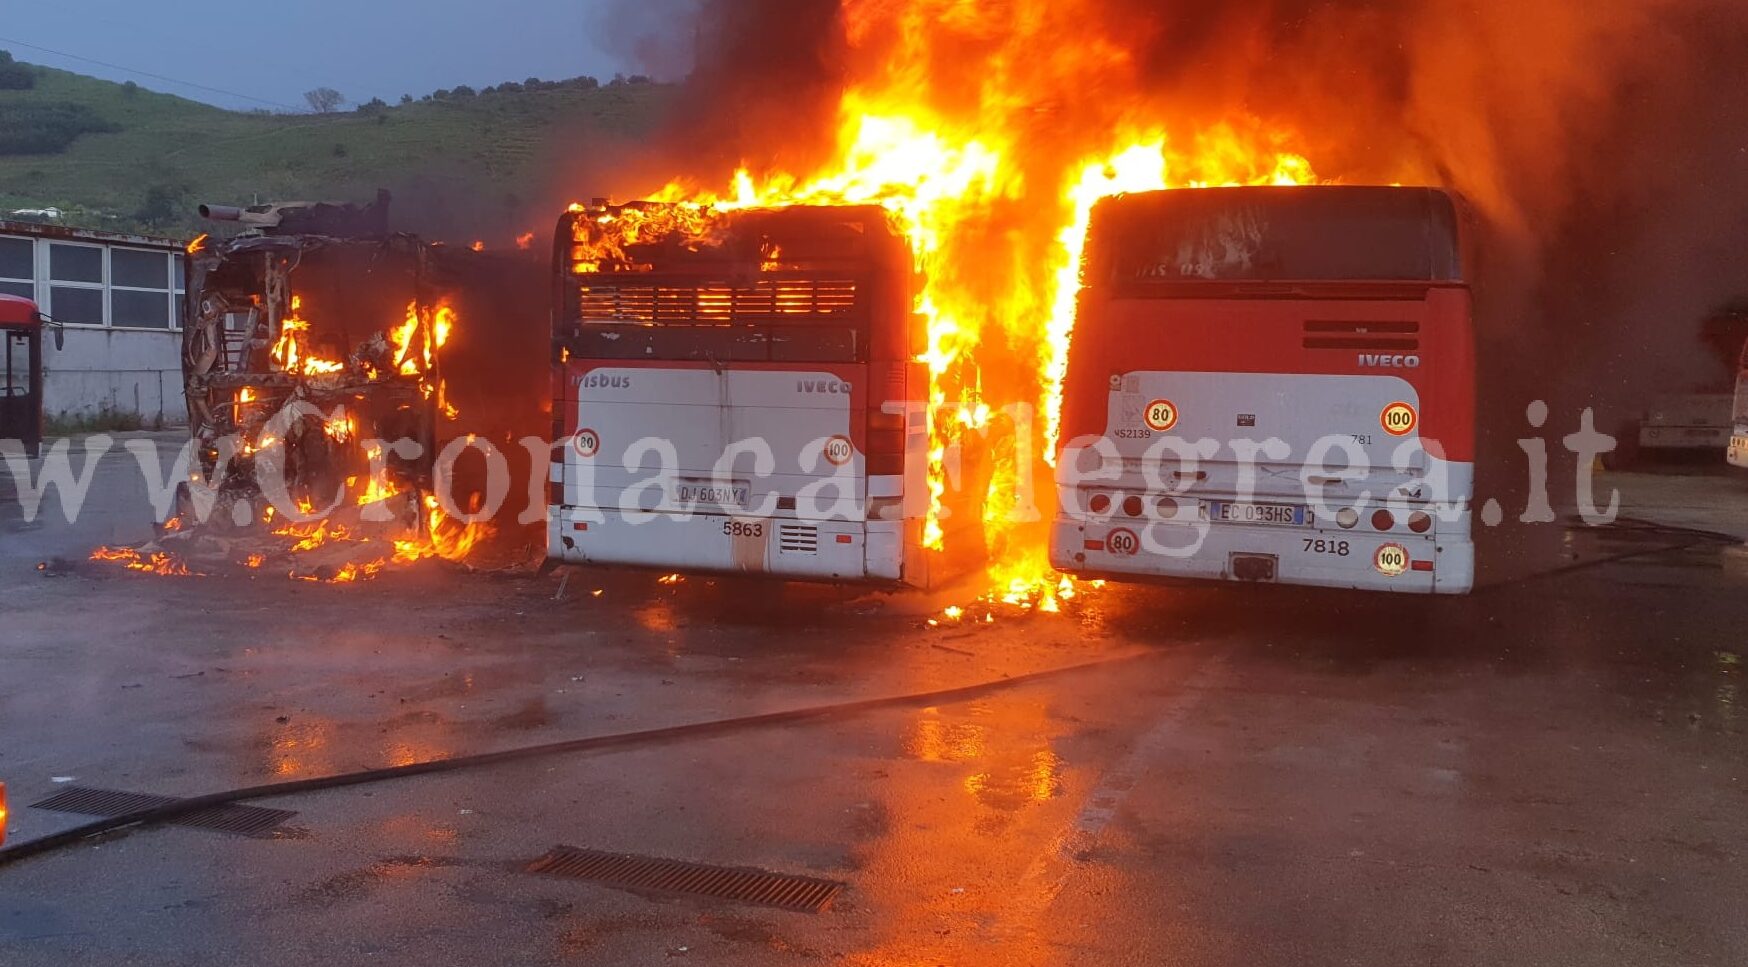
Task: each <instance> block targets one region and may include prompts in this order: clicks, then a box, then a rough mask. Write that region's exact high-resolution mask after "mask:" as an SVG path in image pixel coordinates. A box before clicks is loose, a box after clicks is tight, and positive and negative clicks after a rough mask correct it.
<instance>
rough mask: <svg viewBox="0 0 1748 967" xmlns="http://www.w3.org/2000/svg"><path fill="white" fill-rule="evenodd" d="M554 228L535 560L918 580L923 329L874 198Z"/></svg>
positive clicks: (624, 209) (625, 209) (608, 216)
mask: <svg viewBox="0 0 1748 967" xmlns="http://www.w3.org/2000/svg"><path fill="white" fill-rule="evenodd" d="M631 224H635V225H637V226H638V227H637V228H636V229H635V230H627V228H626V226H628V225H631ZM557 237H558V240H559V241H558V245H557V262H556V266H555V273H554V274H555V279H556V284H557V286H558V292H557V299H556V302H555V305H556V306H557V307H558V310H557V312H556V313H555V319H554V329H553V357H554V358H553V363H554V388H553V399H554V406H553V423H554V427H553V428H554V434H555V438H556V439H561V440H564V441H567V445H566V446H564V447H563V449H562V453H559V452H555V455H554V461H555V462H554V463H553V464H552V476H551V481H552V494H551V497H550V500H549V503H550V507H549V508H548V528H549V533H548V555H549V557H551V558H552V559H554V560H558V561H564V562H569V563H578V564H605V565H624V566H634V567H649V568H661V569H664V570H671V571H678V572H718V573H722V572H731V573H753V574H766V575H770V576H773V577H784V578H799V579H815V580H830V581H871V582H886V583H900V584H913V585H921V584H926V583H927V582H928V576H927V575H928V570H929V568H930V567H931V566H934V565H933V564H931V557H930V555H929V554H928V553H926V548H925V543H926V540H925V523H926V515H927V510H928V506H929V492H928V477H927V473H928V470H927V467H928V445H929V440H928V422H927V413H926V411H925V408H924V407H925V403H924V402H923V401H926V400H927V399H928V387H929V384H928V373H927V369H926V367H925V365H924V364H923V363H921V362H918V359H919V357H920V356H921V354H922V352H923V350H924V348H925V346H926V331H925V324H924V321H923V319H922V318H921V317H920V316H919V315H918V314H917V313H916V312H914V311H913V305H914V300H915V289H914V286H915V279H914V277H913V268H912V259H911V254H910V250H909V247H908V245H907V244H906V241H905V239H904V238H903V237H902V236H901V235H900V234H898V233H897V232H896V231H894V229H893V227H892V225H891V223H890V221H889V217H888V215H887V213H886V212H885V211H884V210H882V209H880V208H877V207H842V208H833V207H793V208H782V209H763V210H750V211H741V212H733V213H708V212H707V213H698V212H696V211H695V210H687V209H676V208H674V207H673V206H665V207H664V206H661V205H658V204H654V203H648V204H633V205H626V206H597V207H595V208H588V209H581V208H579V209H577V210H574V211H572V212H570V213H569V214H567V215H566V216H565V217H564V219H563V220H561V222H560V223H559V227H558V236H557ZM761 452H762V453H763V455H764V456H763V457H761V456H760V454H761ZM959 519H960V520H967V521H971V522H976V521H978V520H980V517H979V516H977V515H971V514H967V515H962V516H961V517H960V518H959Z"/></svg>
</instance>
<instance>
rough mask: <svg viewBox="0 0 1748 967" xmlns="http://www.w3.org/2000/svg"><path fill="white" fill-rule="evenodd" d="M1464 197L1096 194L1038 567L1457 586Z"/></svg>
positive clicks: (1411, 588)
mask: <svg viewBox="0 0 1748 967" xmlns="http://www.w3.org/2000/svg"><path fill="white" fill-rule="evenodd" d="M1460 252H1461V249H1460V245H1459V237H1458V216H1457V209H1456V206H1455V205H1454V204H1453V202H1452V200H1451V199H1450V198H1449V197H1448V196H1447V195H1445V194H1444V193H1443V192H1440V191H1437V190H1433V189H1428V188H1394V187H1352V186H1316V187H1253V188H1208V189H1183V190H1172V191H1162V192H1151V193H1145V194H1135V195H1127V196H1119V197H1116V198H1112V199H1107V200H1106V201H1104V202H1101V203H1100V205H1099V207H1098V208H1097V209H1096V210H1095V212H1094V215H1093V219H1092V222H1091V227H1090V229H1089V235H1088V240H1087V262H1086V264H1085V268H1084V272H1085V278H1084V282H1085V289H1084V291H1083V293H1082V295H1081V302H1080V309H1079V316H1078V320H1077V323H1076V328H1075V333H1074V340H1073V344H1072V346H1071V349H1070V352H1069V359H1068V372H1067V377H1066V381H1065V384H1064V389H1063V399H1064V403H1063V433H1062V439H1063V441H1064V447H1063V450H1062V452H1061V455H1060V459H1059V460H1058V474H1057V484H1058V494H1059V497H1060V507H1061V510H1060V512H1059V514H1058V516H1057V518H1056V521H1055V523H1054V526H1053V529H1052V535H1051V560H1052V562H1053V563H1054V564H1055V565H1056V566H1057V567H1059V568H1061V569H1063V570H1065V571H1070V572H1074V573H1080V574H1089V575H1103V576H1115V577H1125V576H1130V577H1137V578H1141V577H1153V578H1196V579H1209V580H1236V581H1249V582H1280V583H1288V584H1308V585H1322V586H1328V587H1344V588H1364V589H1372V590H1380V591H1406V592H1420V593H1444V594H1457V593H1464V592H1467V591H1468V590H1469V589H1470V588H1471V586H1472V585H1473V582H1474V567H1475V554H1474V543H1473V540H1472V536H1471V532H1470V498H1471V494H1472V492H1473V480H1474V453H1475V359H1474V332H1473V324H1472V320H1471V317H1470V293H1469V288H1468V285H1467V284H1466V283H1465V282H1464V277H1463V266H1462V258H1461V254H1460Z"/></svg>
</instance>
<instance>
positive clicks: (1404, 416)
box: [1378, 402, 1420, 436]
mask: <svg viewBox="0 0 1748 967" xmlns="http://www.w3.org/2000/svg"><path fill="white" fill-rule="evenodd" d="M1378 422H1379V423H1380V424H1381V425H1382V426H1383V427H1384V432H1385V433H1388V434H1390V435H1391V436H1407V435H1408V434H1410V433H1413V432H1414V428H1415V427H1417V426H1419V425H1420V414H1419V413H1417V412H1415V410H1414V406H1413V404H1410V403H1403V402H1395V403H1391V404H1390V405H1389V406H1386V407H1384V412H1382V413H1380V414H1378Z"/></svg>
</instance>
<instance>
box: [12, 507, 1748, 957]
mask: <svg viewBox="0 0 1748 967" xmlns="http://www.w3.org/2000/svg"><path fill="white" fill-rule="evenodd" d="M104 486H105V485H104V484H103V483H101V482H100V483H99V484H98V485H97V488H98V495H97V497H96V498H94V499H98V500H100V501H111V502H114V501H118V500H123V498H122V497H117V496H113V495H110V494H107V493H106V492H104V491H103V487H104ZM1720 486H1723V484H1722V483H1721V482H1720ZM1653 489H1654V488H1653ZM1681 503H1682V505H1683V506H1684V507H1687V506H1690V505H1693V504H1694V501H1693V500H1690V499H1689V495H1687V494H1686V492H1684V493H1683V496H1682V498H1681ZM112 509H113V508H112ZM126 516H127V515H126V514H125V513H124V512H122V511H119V510H118V511H114V514H113V519H107V518H106V519H105V522H103V523H99V524H96V525H92V526H95V527H98V528H99V529H107V530H114V529H118V528H121V527H123V526H124V523H123V521H124V518H126ZM1695 519H1696V520H1700V521H1702V522H1703V520H1704V514H1703V513H1702V514H1699V515H1698V517H1696V518H1695ZM89 536H90V535H89V534H87V533H85V532H83V531H78V530H73V531H69V530H67V529H66V528H64V527H57V526H55V525H52V524H50V525H45V526H44V527H43V528H41V529H38V530H34V531H29V532H23V533H20V532H17V531H6V532H5V533H3V534H0V598H3V600H4V604H3V605H0V607H3V608H4V613H3V614H0V781H4V782H6V784H7V789H8V793H9V795H10V800H11V806H12V819H11V825H10V829H9V841H10V842H18V841H22V840H27V839H30V838H33V837H36V836H40V835H43V834H46V833H50V832H53V831H55V830H58V829H64V828H68V827H70V826H73V825H76V824H78V823H80V822H82V819H81V818H80V817H77V816H71V815H67V814H61V813H52V812H45V811H41V810H34V809H31V808H29V807H28V804H29V803H31V802H35V801H37V800H39V799H41V798H43V797H45V796H48V795H51V794H53V793H54V792H56V791H57V790H59V789H64V788H66V786H67V785H68V784H69V783H68V782H63V781H61V780H70V782H72V783H78V784H83V785H90V786H101V787H109V788H120V789H130V790H137V791H144V792H155V793H166V794H175V795H194V794H200V793H206V792H213V791H218V790H222V789H226V788H232V787H237V786H244V785H255V784H260V783H266V782H274V781H281V780H291V779H298V778H306V777H311V776H319V775H326V774H331V773H335V772H344V771H351V770H359V769H368V768H375V767H380V766H388V765H396V764H404V763H409V762H418V761H424V760H428V759H433V758H442V757H451V756H456V755H461V754H467V753H474V752H486V751H493V750H500V749H508V748H514V747H519V746H527V745H533V744H537V743H544V742H552V741H555V740H559V739H566V738H572V737H578V736H587V735H596V734H606V733H617V732H626V731H633V730H639V729H648V728H653V727H660V726H667V725H673V724H678V723H688V722H706V721H714V720H719V719H730V718H734V717H738V716H746V715H751V714H756V713H765V712H772V711H780V710H786V709H795V708H802V707H809V706H819V705H828V704H832V703H841V702H847V701H856V700H862V699H868V698H873V697H880V696H901V695H908V694H913V693H919V692H927V691H931V690H938V689H945V688H952V687H956V686H961V685H968V684H973V683H982V682H998V681H1001V680H1003V679H1004V678H1013V677H1017V676H1021V675H1025V674H1027V673H1032V672H1037V671H1039V670H1045V669H1052V668H1062V667H1067V666H1072V665H1078V664H1083V663H1097V662H1101V661H1106V660H1108V662H1107V663H1106V664H1102V665H1100V664H1094V665H1092V666H1091V667H1088V668H1084V669H1081V670H1078V671H1074V672H1072V673H1067V674H1064V675H1061V676H1057V677H1051V678H1045V679H1041V680H1033V681H1027V682H1023V683H1020V684H1016V685H1013V686H1012V687H1008V688H1002V689H996V690H992V691H988V692H985V693H983V694H980V695H978V696H976V697H974V698H971V699H969V700H964V701H951V702H941V703H938V704H927V703H923V704H902V705H893V706H889V707H883V708H879V709H874V710H869V711H865V712H862V713H860V714H856V715H842V716H828V717H822V718H820V719H817V720H812V721H808V722H802V723H791V724H785V725H779V726H772V727H765V728H753V729H736V730H725V731H717V732H712V733H709V734H706V735H703V736H691V737H685V738H683V739H680V740H673V741H666V742H661V743H647V744H643V745H639V746H636V747H633V748H627V749H621V750H616V751H596V752H589V753H584V754H572V755H564V756H555V757H546V758H538V759H528V760H522V761H517V762H511V763H505V764H500V765H494V766H490V767H485V768H480V769H474V770H468V771H461V772H454V773H448V774H443V775H435V776H425V777H417V778H409V779H400V780H396V781H392V782H386V783H379V784H374V785H369V786H358V787H352V788H346V789H338V790H330V791H323V792H315V793H308V794H301V795H296V796H287V797H282V798H277V799H268V800H261V801H259V803H258V804H260V805H269V806H275V807H279V808H285V809H292V810H296V811H297V816H296V817H295V818H293V819H292V820H290V822H289V823H288V825H287V827H286V828H284V829H282V830H281V834H280V835H279V836H277V837H275V838H271V839H249V838H242V837H233V836H227V835H224V834H221V833H215V832H209V831H203V830H198V829H187V828H175V827H165V828H153V829H144V830H135V831H131V832H128V833H125V834H119V835H114V836H111V837H108V838H105V839H101V840H99V841H96V842H94V843H90V844H85V845H79V846H76V847H73V848H69V849H66V850H63V851H60V852H57V853H53V854H50V855H46V856H42V857H38V858H34V859H30V860H26V861H24V862H21V863H19V864H17V865H13V866H10V867H5V868H0V963H4V964H7V965H9V967H10V965H14V964H17V965H35V964H43V965H49V964H55V965H59V964H67V963H80V964H145V965H160V964H162V965H184V964H206V963H211V964H236V963H250V964H264V965H277V964H308V963H357V962H363V961H366V960H369V961H370V962H376V963H384V964H406V965H419V967H424V965H442V964H457V965H463V964H465V965H477V964H486V963H530V964H568V963H599V964H656V963H661V964H667V963H672V962H675V961H681V962H683V961H685V960H688V959H690V960H694V961H697V962H701V963H711V964H719V963H720V964H771V963H812V962H829V961H839V960H842V961H847V962H850V963H859V964H878V965H886V964H892V965H897V964H905V965H909V964H937V963H939V964H989V965H996V964H1002V965H1005V964H1089V965H1093V964H1099V965H1102V964H1161V963H1174V964H1175V963H1182V964H1239V963H1259V962H1280V963H1295V964H1304V963H1314V964H1321V963H1330V964H1337V963H1342V964H1345V963H1363V964H1372V963H1451V964H1464V963H1477V962H1514V963H1515V962H1530V963H1572V964H1580V963H1582V964H1593V963H1609V964H1670V963H1684V964H1735V963H1743V962H1744V955H1743V953H1742V951H1743V950H1748V920H1745V918H1743V917H1742V916H1741V911H1742V909H1744V908H1745V907H1748V903H1745V902H1744V901H1745V900H1748V870H1745V869H1744V866H1743V853H1744V847H1743V843H1744V842H1748V836H1745V833H1748V761H1745V758H1748V756H1745V748H1748V747H1745V745H1744V728H1745V726H1748V721H1744V717H1745V716H1748V709H1744V707H1743V704H1742V703H1743V694H1742V689H1743V687H1744V684H1745V683H1744V680H1743V656H1744V653H1745V651H1748V648H1745V646H1744V638H1743V636H1742V633H1741V630H1740V629H1741V628H1742V625H1743V621H1744V619H1745V618H1748V576H1744V574H1743V573H1742V571H1741V570H1739V569H1734V568H1732V567H1729V566H1727V565H1728V563H1729V560H1730V557H1731V555H1732V554H1733V553H1734V549H1732V548H1729V547H1727V546H1726V545H1724V544H1722V543H1714V542H1701V543H1691V542H1692V538H1690V537H1687V536H1684V535H1681V534H1678V533H1673V532H1665V531H1656V530H1649V531H1636V532H1630V533H1629V532H1620V533H1610V534H1606V535H1581V539H1580V540H1579V541H1578V543H1579V544H1580V545H1581V551H1582V553H1581V554H1580V555H1579V558H1580V559H1579V560H1578V561H1576V563H1580V564H1585V565H1587V566H1582V567H1576V568H1573V569H1569V570H1565V571H1561V572H1559V573H1553V574H1549V575H1546V576H1543V577H1540V578H1537V579H1534V580H1530V581H1524V582H1519V583H1514V584H1511V585H1507V586H1502V587H1496V588H1493V589H1490V590H1486V591H1483V592H1481V593H1478V594H1476V595H1475V596H1473V597H1470V598H1466V599H1459V600H1437V601H1418V600H1398V599H1379V598H1369V597H1363V596H1353V595H1340V594H1322V593H1309V592H1299V591H1293V590H1290V589H1248V590H1247V589H1225V588H1214V589H1207V588H1194V589H1182V588H1145V587H1144V588H1123V587H1115V586H1113V587H1110V588H1107V589H1105V590H1104V591H1102V592H1099V593H1096V594H1093V595H1089V596H1087V597H1084V598H1082V599H1079V600H1078V601H1077V602H1075V604H1074V605H1073V606H1072V607H1070V608H1069V609H1068V610H1067V612H1066V613H1064V614H1061V615H1036V616H1027V615H1023V614H1020V613H1017V612H1014V611H1011V610H1000V611H996V612H994V614H993V617H994V618H995V620H994V621H992V622H987V623H986V622H982V621H975V620H973V621H962V622H960V623H957V624H955V623H945V624H942V625H940V626H938V627H929V626H928V625H927V624H926V623H925V622H924V621H923V620H922V618H921V617H920V616H919V614H918V613H917V611H918V609H916V608H915V607H914V601H913V600H911V599H906V598H903V597H888V596H878V595H876V596H858V595H853V594H850V593H847V592H841V591H838V590H834V589H829V588H785V589H781V590H772V589H770V588H766V587H763V586H759V585H748V584H744V583H739V582H709V581H703V580H697V579H694V580H690V581H687V582H685V583H682V584H678V585H671V586H669V585H661V584H658V583H657V582H656V581H655V580H654V577H653V576H650V575H641V574H613V575H600V574H589V573H579V574H578V575H576V576H574V577H573V578H572V579H571V581H570V584H569V586H568V588H567V594H566V597H565V599H564V600H554V592H555V590H556V587H557V582H556V580H554V579H549V578H536V577H532V576H515V575H467V574H460V573H457V572H455V571H453V570H450V569H448V568H446V567H445V566H442V565H438V564H429V563H428V564H426V565H421V566H420V567H418V568H416V569H413V570H411V571H408V572H402V573H394V574H390V575H388V576H386V577H384V578H382V579H380V580H378V581H376V582H373V583H370V584H366V585H358V586H343V587H331V586H317V585H308V584H301V583H295V582H289V581H285V580H283V579H275V578H271V577H265V576H263V577H257V578H254V579H250V578H214V579H166V578H154V577H148V576H143V575H135V574H132V573H127V572H118V571H109V570H104V569H101V568H95V567H93V568H86V567H73V568H71V569H70V573H68V574H67V575H65V576H60V577H45V576H42V575H41V574H40V573H39V572H37V571H36V570H35V568H34V562H33V561H32V560H31V557H32V555H33V554H48V553H54V552H57V551H58V549H60V548H62V547H63V546H64V547H65V548H67V549H75V548H76V547H77V546H78V542H80V541H85V540H87V539H88V537H89ZM100 539H105V540H106V539H110V537H109V535H108V534H104V535H102V536H101V537H100ZM8 542H9V543H8ZM27 542H28V543H27ZM1625 555H1632V556H1625ZM597 590H598V591H599V592H600V594H599V595H596V594H594V593H593V592H595V591H597ZM968 617H970V618H973V619H975V618H980V617H981V614H980V612H979V611H977V610H973V611H972V612H970V615H969V616H968ZM561 843H562V844H567V845H572V846H577V847H584V848H590V849H600V850H608V851H615V852H624V853H633V854H639V855H648V856H656V857H665V858H673V859H681V860H688V861H694V862H704V863H714V864H722V865H726V866H733V867H753V868H760V869H766V870H773V871H779V872H785V873H794V874H803V875H810V876H816V877H824V878H828V879H833V880H838V881H841V882H843V883H844V884H846V887H845V889H844V891H843V893H842V894H841V895H840V897H839V898H838V900H837V902H836V903H835V904H834V905H833V906H832V907H831V908H830V909H829V910H827V911H826V912H823V913H819V914H807V913H794V912H787V911H782V910H775V909H771V908H766V907H760V906H753V905H743V904H736V903H732V902H727V901H722V900H712V899H704V898H698V897H677V896H668V895H657V894H650V893H639V892H635V891H629V890H623V889H617V888H612V887H606V886H600V885H595V884H591V883H586V882H581V881H575V880H567V879H563V878H557V877H543V876H536V875H531V874H527V873H525V872H522V869H523V867H525V866H526V865H527V864H528V863H529V862H530V861H532V860H533V859H535V858H536V857H538V856H540V855H541V854H543V853H545V852H546V851H547V850H548V849H549V848H551V847H552V846H553V845H555V844H561Z"/></svg>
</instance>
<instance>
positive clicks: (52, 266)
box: [0, 221, 188, 424]
mask: <svg viewBox="0 0 1748 967" xmlns="http://www.w3.org/2000/svg"><path fill="white" fill-rule="evenodd" d="M182 253H183V243H181V242H179V241H176V240H175V239H168V238H151V237H148V236H144V235H121V234H116V233H112V232H94V231H85V230H83V229H72V228H63V227H61V226H58V225H34V224H30V223H26V222H9V221H0V292H8V293H11V294H13V295H21V296H24V297H25V298H28V299H34V300H36V303H37V305H38V306H39V307H40V308H41V309H42V311H43V312H44V313H45V314H47V315H48V316H49V318H50V319H52V320H54V321H55V322H57V323H61V324H62V325H64V326H65V327H66V346H65V348H64V349H61V350H56V349H55V347H54V340H53V339H48V338H45V339H44V340H43V410H44V412H45V413H46V414H47V415H48V416H49V417H50V418H51V419H52V418H55V417H72V416H84V417H91V416H97V415H100V414H105V413H115V414H118V415H134V416H138V417H139V418H140V419H142V420H144V421H145V422H147V423H148V424H152V423H181V422H183V421H185V420H186V419H187V418H188V411H187V404H186V403H185V401H184V400H183V397H182V362H181V345H182V333H181V325H182V303H183V300H184V298H185V296H184V293H183V291H182V287H183V276H182Z"/></svg>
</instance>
